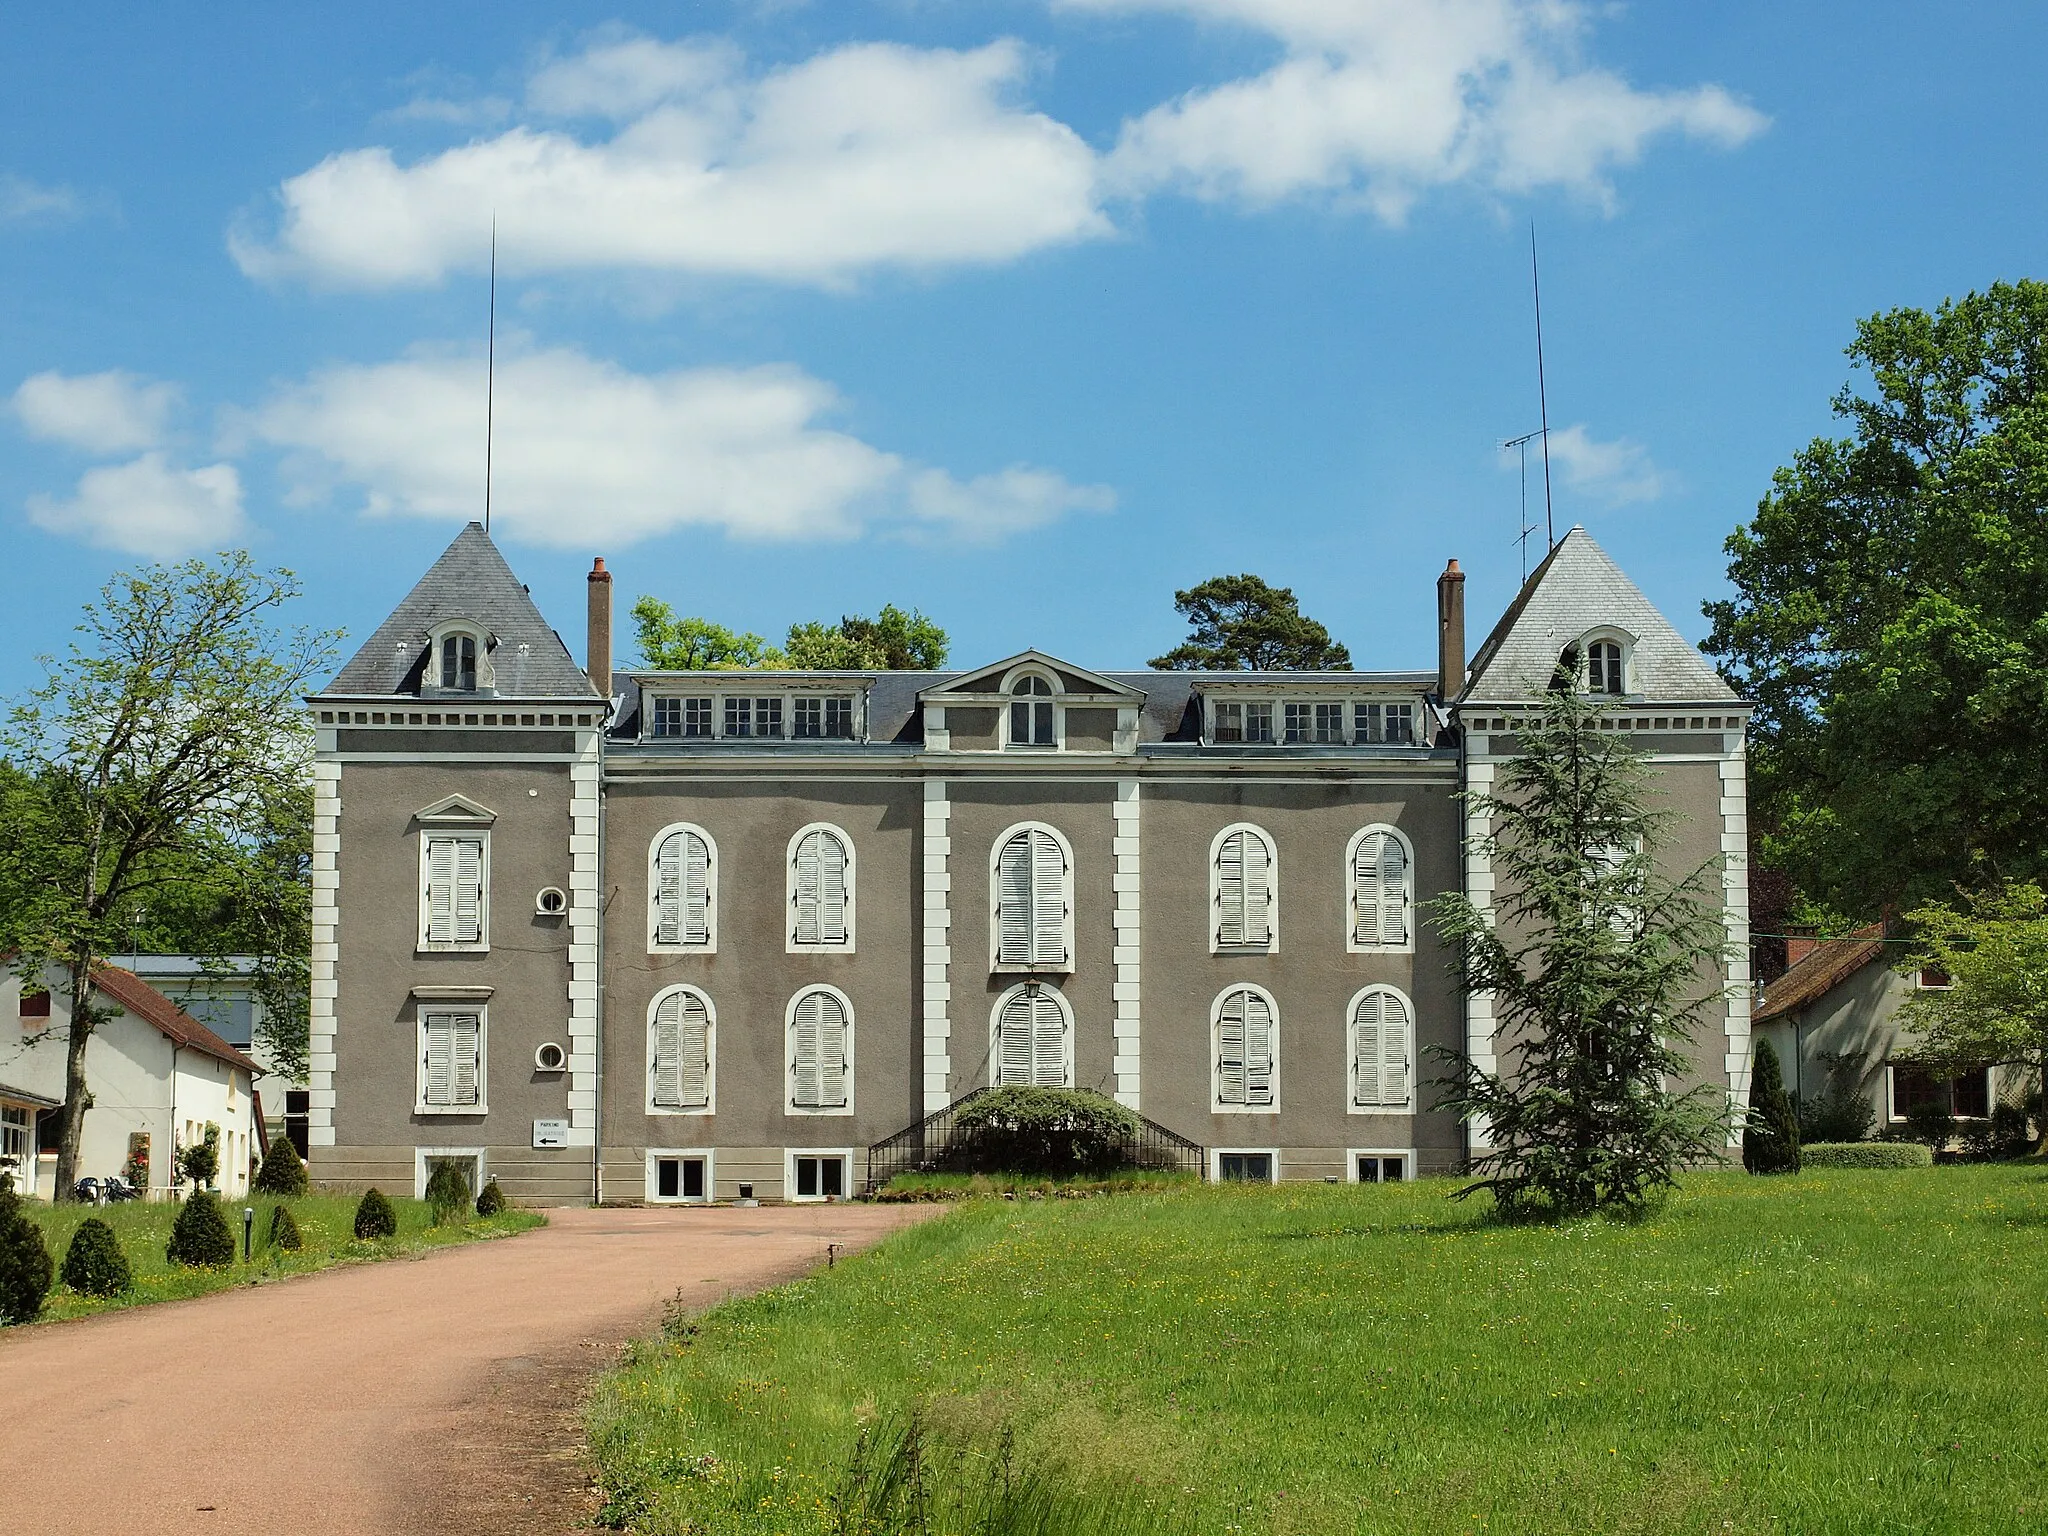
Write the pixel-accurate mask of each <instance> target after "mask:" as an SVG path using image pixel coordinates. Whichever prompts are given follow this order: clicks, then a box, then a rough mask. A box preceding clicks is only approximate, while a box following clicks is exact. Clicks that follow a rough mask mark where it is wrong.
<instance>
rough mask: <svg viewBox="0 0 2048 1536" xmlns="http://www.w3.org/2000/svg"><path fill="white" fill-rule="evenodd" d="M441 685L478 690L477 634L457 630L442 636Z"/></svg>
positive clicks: (466, 691)
mask: <svg viewBox="0 0 2048 1536" xmlns="http://www.w3.org/2000/svg"><path fill="white" fill-rule="evenodd" d="M441 686H442V687H443V688H452V689H455V690H457V691H459V692H462V693H475V692H476V636H475V635H471V634H464V633H463V632H462V631H460V630H457V631H456V632H454V633H453V634H447V635H443V636H442V637H441Z"/></svg>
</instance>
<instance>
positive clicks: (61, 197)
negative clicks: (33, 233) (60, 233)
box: [0, 171, 86, 224]
mask: <svg viewBox="0 0 2048 1536" xmlns="http://www.w3.org/2000/svg"><path fill="white" fill-rule="evenodd" d="M85 211H86V200H85V199H84V198H82V197H80V196H79V195H78V194H77V193H76V192H74V191H72V190H71V188H69V187H46V186H43V185H41V184H40V183H37V182H33V181H30V180H29V179H28V178H27V177H25V176H16V175H13V174H11V173H9V172H5V171H0V224H61V223H65V222H67V221H69V220H71V219H75V218H78V217H80V216H81V215H83V214H84V213H85Z"/></svg>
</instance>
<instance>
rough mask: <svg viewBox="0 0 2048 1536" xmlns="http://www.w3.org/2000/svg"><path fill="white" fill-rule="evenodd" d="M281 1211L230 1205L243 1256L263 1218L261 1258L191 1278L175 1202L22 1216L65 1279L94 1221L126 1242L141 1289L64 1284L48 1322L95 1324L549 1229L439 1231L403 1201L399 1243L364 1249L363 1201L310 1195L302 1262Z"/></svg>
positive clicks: (50, 1304) (302, 1211) (511, 1216)
mask: <svg viewBox="0 0 2048 1536" xmlns="http://www.w3.org/2000/svg"><path fill="white" fill-rule="evenodd" d="M277 1204H278V1201H277V1200H276V1199H275V1198H273V1197H271V1196H267V1195H258V1196H255V1197H253V1198H251V1199H248V1200H240V1201H228V1200H224V1201H222V1206H223V1208H224V1209H225V1210H226V1212H227V1216H228V1223H229V1225H230V1226H231V1227H232V1228H233V1229H234V1233H235V1244H236V1248H237V1251H239V1250H240V1246H241V1241H242V1212H243V1210H244V1209H248V1208H253V1209H254V1210H255V1212H256V1251H255V1255H254V1257H253V1259H252V1260H251V1261H250V1262H249V1263H246V1264H244V1263H241V1262H239V1261H238V1262H237V1263H236V1264H235V1265H234V1266H233V1267H232V1268H230V1269H183V1268H179V1267H177V1266H175V1265H172V1264H170V1263H167V1262H166V1261H165V1259H164V1245H165V1244H166V1243H168V1242H169V1241H170V1239H171V1223H172V1222H173V1221H174V1220H176V1219H177V1215H178V1207H177V1206H175V1205H172V1204H170V1203H168V1202H165V1203H160V1204H148V1203H144V1202H142V1201H133V1202H130V1203H128V1204H125V1205H109V1206H85V1205H55V1206H53V1205H45V1204H42V1203H41V1202H34V1201H32V1202H28V1203H25V1204H24V1205H23V1206H22V1210H24V1211H25V1212H27V1213H28V1215H29V1218H30V1219H31V1220H33V1221H34V1222H35V1223H36V1224H37V1225H38V1226H40V1227H41V1228H42V1229H43V1241H44V1243H45V1244H46V1245H47V1246H48V1247H49V1250H50V1258H51V1260H52V1261H53V1262H54V1263H55V1264H56V1266H57V1268H58V1270H59V1271H60V1274H61V1271H62V1269H63V1265H64V1253H65V1250H66V1249H67V1248H68V1247H69V1246H70V1244H71V1234H72V1233H73V1232H74V1231H75V1230H77V1227H78V1224H79V1223H80V1222H81V1221H83V1220H85V1218H86V1217H88V1216H97V1217H99V1218H100V1219H101V1220H102V1221H104V1222H106V1223H107V1225H109V1226H110V1227H112V1228H113V1229H114V1233H115V1235H116V1236H117V1237H119V1238H120V1239H121V1247H122V1249H123V1250H124V1251H125V1252H126V1253H127V1255H128V1267H129V1269H130V1270H132V1271H133V1272H134V1275H135V1288H134V1289H133V1290H131V1291H129V1292H127V1293H126V1294H125V1295H122V1296H113V1297H109V1298H107V1299H106V1300H104V1301H98V1300H93V1299H92V1298H90V1297H85V1296H80V1295H79V1294H78V1293H77V1292H75V1291H73V1290H71V1289H70V1288H69V1287H68V1286H66V1285H65V1284H64V1282H63V1280H62V1279H61V1278H59V1279H58V1280H57V1281H56V1283H55V1284H53V1285H52V1286H51V1287H50V1294H49V1297H48V1298H47V1299H46V1300H45V1301H44V1303H43V1315H42V1318H41V1319H40V1321H43V1322H49V1321H52V1320H55V1319H59V1318H67V1317H87V1316H90V1315H91V1314H93V1313H95V1312H106V1311H110V1310H112V1309H114V1308H117V1307H132V1306H139V1305H142V1304H144V1303H147V1302H152V1301H171V1300H175V1299H177V1298H179V1297H184V1296H204V1295H206V1294H207V1293H208V1292H211V1291H224V1290H226V1289H228V1288H229V1287H230V1286H236V1285H250V1284H254V1283H257V1282H259V1281H262V1280H272V1279H276V1278H278V1277H280V1276H283V1275H303V1274H308V1273H310V1272H311V1271H313V1270H316V1269H327V1268H329V1267H330V1266H332V1265H335V1264H349V1263H361V1262H365V1261H368V1260H373V1259H385V1258H392V1257H395V1256H397V1255H399V1254H406V1253H418V1252H420V1251H421V1250H422V1249H426V1248H438V1247H443V1246H445V1245H447V1244H450V1243H467V1242H474V1241H476V1240H477V1239H479V1238H486V1237H502V1236H505V1235H506V1234H508V1233H512V1232H523V1231H525V1230H526V1229H527V1228H528V1227H535V1226H539V1225H540V1224H541V1223H542V1222H543V1221H544V1220H545V1218H544V1217H542V1216H540V1215H539V1214H537V1213H536V1212H532V1211H507V1212H505V1214H503V1215H502V1216H493V1217H491V1218H489V1219H487V1220H486V1219H482V1218H479V1217H475V1216H472V1217H471V1218H470V1219H469V1220H468V1221H467V1222H465V1223H463V1224H460V1225H454V1226H446V1227H436V1226H434V1225H433V1216H432V1213H431V1212H430V1211H429V1210H428V1209H427V1206H426V1204H425V1202H424V1201H419V1200H393V1201H392V1202H391V1208H392V1210H394V1211H395V1212H396V1213H397V1215H398V1236H397V1237H395V1238H389V1239H387V1240H385V1241H382V1242H375V1243H359V1242H357V1241H356V1240H355V1237H354V1223H355V1213H356V1199H355V1197H354V1196H353V1195H308V1196H306V1197H305V1198H304V1199H300V1200H294V1201H292V1202H291V1207H292V1214H293V1216H295V1217H296V1218H297V1220H298V1223H299V1235H300V1237H301V1238H302V1239H304V1243H305V1246H304V1247H303V1248H301V1249H300V1250H299V1251H298V1252H297V1253H282V1252H278V1251H276V1250H273V1249H271V1248H269V1247H268V1246H267V1245H266V1243H265V1239H266V1237H267V1236H268V1234H269V1232H270V1213H271V1211H272V1210H273V1209H274V1208H275V1207H276V1206H277Z"/></svg>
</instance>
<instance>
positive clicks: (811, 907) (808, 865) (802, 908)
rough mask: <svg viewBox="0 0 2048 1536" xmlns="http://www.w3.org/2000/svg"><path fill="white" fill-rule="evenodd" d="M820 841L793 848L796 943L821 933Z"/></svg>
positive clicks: (818, 836)
mask: <svg viewBox="0 0 2048 1536" xmlns="http://www.w3.org/2000/svg"><path fill="white" fill-rule="evenodd" d="M824 842H825V834H824V833H822V832H812V833H810V834H808V835H807V836H805V838H804V839H803V841H802V842H800V843H798V844H797V845H796V898H795V899H796V941H797V943H799V944H816V943H818V942H819V938H820V935H821V934H822V932H823V924H822V923H821V922H820V920H819V919H820V913H819V909H818V908H819V903H818V882H819V873H820V871H819V867H818V865H819V854H820V852H821V849H822V845H823V843H824ZM799 1102H801V1101H799Z"/></svg>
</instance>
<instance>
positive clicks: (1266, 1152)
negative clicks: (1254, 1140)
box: [1209, 1147, 1280, 1184]
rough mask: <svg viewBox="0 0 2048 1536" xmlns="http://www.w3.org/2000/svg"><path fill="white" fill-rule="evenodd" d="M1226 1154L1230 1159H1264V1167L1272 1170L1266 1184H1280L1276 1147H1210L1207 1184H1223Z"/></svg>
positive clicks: (1244, 1181) (1278, 1156)
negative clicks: (1265, 1160) (1265, 1161)
mask: <svg viewBox="0 0 2048 1536" xmlns="http://www.w3.org/2000/svg"><path fill="white" fill-rule="evenodd" d="M1226 1153H1228V1154H1229V1155H1230V1156H1232V1157H1263V1158H1266V1159H1267V1160H1268V1161H1267V1163H1266V1166H1267V1167H1268V1168H1270V1169H1271V1170H1272V1176H1271V1177H1270V1178H1268V1179H1267V1180H1266V1182H1267V1183H1268V1184H1278V1183H1279V1182H1280V1149H1279V1148H1278V1147H1211V1148H1210V1149H1209V1182H1210V1183H1211V1184H1221V1183H1222V1182H1223V1158H1224V1154H1226ZM1239 1182H1242V1183H1250V1182H1252V1181H1251V1180H1248V1179H1247V1180H1241V1181H1239Z"/></svg>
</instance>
